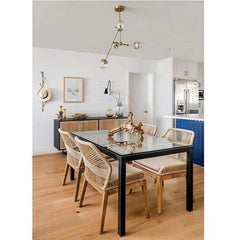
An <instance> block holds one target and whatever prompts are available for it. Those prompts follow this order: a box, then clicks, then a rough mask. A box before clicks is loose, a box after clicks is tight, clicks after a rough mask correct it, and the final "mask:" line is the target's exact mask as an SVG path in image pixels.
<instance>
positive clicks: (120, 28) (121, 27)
mask: <svg viewBox="0 0 240 240" xmlns="http://www.w3.org/2000/svg"><path fill="white" fill-rule="evenodd" d="M123 28H124V22H123V21H122V20H120V21H119V22H118V23H117V25H116V29H117V30H118V31H122V30H123Z"/></svg>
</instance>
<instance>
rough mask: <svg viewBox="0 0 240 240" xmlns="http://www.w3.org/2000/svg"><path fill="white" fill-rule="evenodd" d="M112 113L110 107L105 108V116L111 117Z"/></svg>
mask: <svg viewBox="0 0 240 240" xmlns="http://www.w3.org/2000/svg"><path fill="white" fill-rule="evenodd" d="M113 115H114V112H113V110H112V109H111V108H109V109H108V110H107V112H106V116H107V117H112V116H113Z"/></svg>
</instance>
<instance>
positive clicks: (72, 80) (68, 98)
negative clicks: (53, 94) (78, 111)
mask: <svg viewBox="0 0 240 240" xmlns="http://www.w3.org/2000/svg"><path fill="white" fill-rule="evenodd" d="M83 86H84V79H83V78H81V77H64V78H63V102H65V103H80V102H83V94H84V91H83Z"/></svg>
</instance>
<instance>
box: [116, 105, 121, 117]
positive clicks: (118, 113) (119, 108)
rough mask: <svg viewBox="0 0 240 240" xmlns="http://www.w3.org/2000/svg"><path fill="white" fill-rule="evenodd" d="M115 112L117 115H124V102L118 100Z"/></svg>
mask: <svg viewBox="0 0 240 240" xmlns="http://www.w3.org/2000/svg"><path fill="white" fill-rule="evenodd" d="M115 114H116V116H117V117H123V104H122V103H121V102H118V103H117V105H116V107H115Z"/></svg>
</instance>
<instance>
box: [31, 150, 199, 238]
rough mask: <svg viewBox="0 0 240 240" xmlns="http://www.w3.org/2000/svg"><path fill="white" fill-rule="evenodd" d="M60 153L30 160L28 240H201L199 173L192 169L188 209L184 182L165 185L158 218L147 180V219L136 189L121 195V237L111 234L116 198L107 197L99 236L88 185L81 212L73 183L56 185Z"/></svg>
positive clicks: (96, 197)
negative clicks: (123, 203) (123, 227)
mask: <svg viewBox="0 0 240 240" xmlns="http://www.w3.org/2000/svg"><path fill="white" fill-rule="evenodd" d="M65 157H66V156H65V155H64V154H61V153H60V154H48V155H39V156H35V157H33V239H34V240H47V239H52V240H86V239H89V240H94V239H104V240H108V239H109V240H115V239H136V240H143V239H144V240H150V239H160V240H188V239H191V240H198V239H203V212H204V211H203V205H204V203H203V189H204V188H203V187H204V186H203V185H204V184H203V179H204V177H203V172H204V169H203V168H202V167H200V166H197V165H195V166H194V198H195V202H194V210H193V211H192V212H188V211H186V210H185V196H186V195H185V194H186V193H185V179H184V178H178V179H172V180H168V181H165V185H164V190H163V206H162V209H163V210H162V215H158V214H157V213H156V211H157V210H156V207H157V201H156V199H157V198H156V184H154V182H153V180H152V179H151V178H149V177H147V184H148V185H147V186H148V195H149V203H150V211H151V218H150V219H146V218H145V212H144V202H143V196H142V192H141V190H140V189H137V188H136V189H133V193H132V194H131V195H127V199H126V201H127V214H126V215H127V223H126V231H127V235H126V236H125V237H122V238H120V237H119V236H118V234H117V194H114V195H112V196H110V197H109V201H108V207H107V214H106V221H105V233H104V234H101V235H100V234H99V233H98V231H99V224H100V213H101V210H100V206H101V196H100V194H99V193H97V192H96V190H94V189H93V188H92V187H91V186H88V188H87V192H86V197H85V201H84V207H83V208H81V209H80V208H78V202H76V203H75V202H74V191H75V181H73V182H70V181H69V177H68V179H67V183H68V184H67V185H66V186H62V185H61V184H62V176H63V171H64V167H65Z"/></svg>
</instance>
